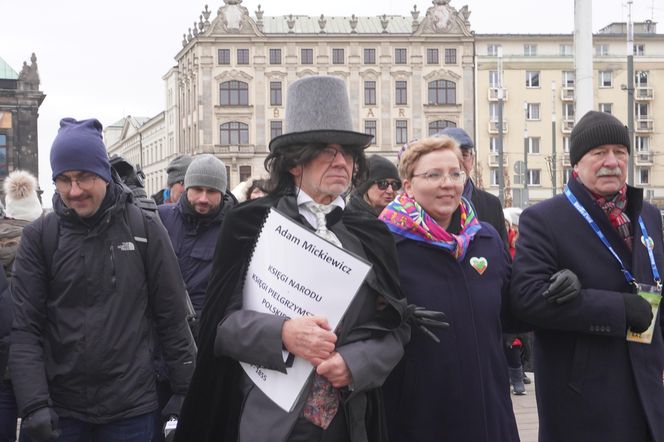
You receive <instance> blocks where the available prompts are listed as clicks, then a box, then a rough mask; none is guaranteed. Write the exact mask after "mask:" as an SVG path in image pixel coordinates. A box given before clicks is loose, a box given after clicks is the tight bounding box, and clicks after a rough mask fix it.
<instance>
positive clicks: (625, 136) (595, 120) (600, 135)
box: [569, 111, 630, 166]
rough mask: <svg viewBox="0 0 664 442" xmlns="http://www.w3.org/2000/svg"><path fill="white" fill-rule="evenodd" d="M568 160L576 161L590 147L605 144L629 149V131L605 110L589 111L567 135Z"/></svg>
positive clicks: (573, 162) (573, 163)
mask: <svg viewBox="0 0 664 442" xmlns="http://www.w3.org/2000/svg"><path fill="white" fill-rule="evenodd" d="M569 142H570V147H569V161H570V164H571V165H572V166H574V165H575V164H576V163H578V162H579V161H580V160H581V158H583V156H584V155H585V154H586V153H588V151H590V150H591V149H594V148H595V147H598V146H603V145H605V144H621V145H623V146H625V147H626V148H627V151H628V152H629V151H630V143H629V131H628V130H627V127H626V126H625V125H624V124H622V123H621V122H620V121H619V120H618V119H617V118H616V117H614V116H613V115H611V114H607V113H606V112H597V111H589V112H588V113H587V114H585V115H584V116H583V117H582V118H581V119H580V120H579V122H578V123H576V124H575V125H574V129H572V134H571V135H570V137H569Z"/></svg>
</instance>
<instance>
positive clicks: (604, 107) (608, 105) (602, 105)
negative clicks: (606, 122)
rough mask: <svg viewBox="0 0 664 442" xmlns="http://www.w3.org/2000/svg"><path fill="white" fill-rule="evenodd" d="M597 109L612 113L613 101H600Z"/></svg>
mask: <svg viewBox="0 0 664 442" xmlns="http://www.w3.org/2000/svg"><path fill="white" fill-rule="evenodd" d="M599 111H600V112H606V113H607V114H610V113H612V111H613V103H600V104H599Z"/></svg>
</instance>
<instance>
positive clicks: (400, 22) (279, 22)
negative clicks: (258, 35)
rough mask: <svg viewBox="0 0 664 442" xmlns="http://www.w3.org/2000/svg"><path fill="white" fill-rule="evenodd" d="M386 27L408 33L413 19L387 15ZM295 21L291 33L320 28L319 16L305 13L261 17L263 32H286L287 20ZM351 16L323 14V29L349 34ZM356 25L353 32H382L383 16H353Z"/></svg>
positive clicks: (306, 31) (307, 32)
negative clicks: (328, 15)
mask: <svg viewBox="0 0 664 442" xmlns="http://www.w3.org/2000/svg"><path fill="white" fill-rule="evenodd" d="M385 18H386V19H387V23H388V24H387V29H385V31H386V33H388V34H410V33H412V32H413V19H412V18H408V17H402V16H399V15H387V16H385ZM291 19H292V20H294V21H295V25H294V26H293V30H292V33H295V34H320V33H321V28H320V24H319V20H320V19H321V17H320V16H319V17H311V16H307V15H292V16H290V15H284V16H275V17H263V32H264V33H265V34H288V33H289V31H290V29H289V28H288V22H289V21H290V20H291ZM352 19H353V17H341V16H334V17H333V16H330V17H327V16H323V20H325V28H324V31H325V33H326V34H350V33H351V32H352V30H353V28H352V27H351V20H352ZM355 20H357V26H356V27H355V33H357V34H381V33H383V26H382V24H381V21H382V20H383V16H376V17H355Z"/></svg>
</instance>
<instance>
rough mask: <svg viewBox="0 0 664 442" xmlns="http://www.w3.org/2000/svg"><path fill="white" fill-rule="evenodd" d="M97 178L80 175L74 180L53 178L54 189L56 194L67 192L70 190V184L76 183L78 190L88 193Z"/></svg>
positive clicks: (59, 177)
mask: <svg viewBox="0 0 664 442" xmlns="http://www.w3.org/2000/svg"><path fill="white" fill-rule="evenodd" d="M97 178H99V177H98V176H97V175H95V174H92V173H90V174H86V175H81V176H78V177H76V178H69V177H68V176H64V175H58V176H56V177H55V180H54V182H55V188H56V190H57V191H58V192H61V193H63V192H69V191H70V190H71V185H72V182H74V183H76V185H77V186H78V188H79V189H81V190H85V191H88V190H90V189H92V188H93V187H94V185H95V180H96V179H97Z"/></svg>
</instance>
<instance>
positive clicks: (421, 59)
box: [107, 0, 664, 207]
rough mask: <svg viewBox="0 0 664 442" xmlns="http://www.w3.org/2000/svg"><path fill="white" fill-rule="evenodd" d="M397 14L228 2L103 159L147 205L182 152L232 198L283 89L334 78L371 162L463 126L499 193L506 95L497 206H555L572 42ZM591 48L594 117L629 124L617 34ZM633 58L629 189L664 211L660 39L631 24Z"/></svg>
mask: <svg viewBox="0 0 664 442" xmlns="http://www.w3.org/2000/svg"><path fill="white" fill-rule="evenodd" d="M349 12H350V11H349ZM378 12H379V11H377V13H378ZM404 12H405V15H403V16H394V15H376V16H372V17H357V16H355V15H352V14H350V15H349V16H344V17H326V16H324V15H320V16H313V17H311V16H302V15H295V14H293V15H286V16H269V15H267V14H269V10H268V11H264V10H262V9H261V8H260V6H259V7H258V9H257V10H256V11H253V13H250V12H249V11H248V10H247V8H245V7H244V6H243V5H242V0H224V2H223V5H221V7H219V8H218V10H217V11H216V12H212V11H210V10H208V8H207V6H206V7H205V10H203V11H202V14H201V17H200V20H199V22H198V23H197V28H196V29H190V30H189V31H188V32H187V33H186V34H184V35H183V40H182V48H181V49H180V50H179V52H177V54H176V55H175V59H176V62H177V65H176V66H174V67H173V68H172V69H170V70H169V72H167V73H166V74H165V75H164V77H163V80H164V81H165V86H166V87H165V103H166V108H165V110H164V112H163V113H160V114H159V115H157V116H155V117H153V118H150V119H139V118H132V117H127V118H124V119H122V120H121V121H120V122H118V125H117V126H122V127H124V130H117V129H116V130H115V132H114V133H115V134H116V135H115V136H114V137H113V138H109V136H108V135H107V144H109V151H110V152H111V153H119V154H123V155H125V157H128V158H129V159H130V160H131V161H135V162H136V163H140V164H142V166H143V170H144V171H145V173H146V184H147V185H146V187H147V191H148V193H154V192H156V191H157V190H159V189H160V188H161V187H162V186H163V185H164V183H165V179H166V174H165V169H166V165H167V164H168V163H169V162H170V160H172V159H173V158H174V157H175V156H177V155H179V154H182V153H188V154H192V155H195V154H198V153H214V154H216V155H217V156H218V157H219V158H221V159H222V160H223V161H224V163H225V164H226V166H227V170H228V174H229V186H230V187H234V186H235V185H237V184H238V183H239V182H241V181H243V180H245V179H247V178H248V177H250V176H256V175H260V174H262V173H264V167H263V161H264V159H265V156H266V155H267V153H268V148H267V146H268V144H269V141H270V140H271V139H272V138H273V137H275V136H277V135H279V134H281V133H282V132H283V131H284V129H285V128H284V111H285V105H286V89H287V87H288V85H289V84H290V83H291V82H293V81H295V80H297V79H298V78H300V77H303V76H306V75H318V74H324V75H335V76H339V77H341V78H343V79H344V80H345V81H346V83H347V85H348V89H349V91H350V99H351V111H352V113H353V115H352V119H353V121H354V122H355V124H356V126H357V127H356V130H358V131H363V132H366V133H370V134H373V135H374V137H375V138H374V143H373V144H372V146H371V147H370V148H369V149H368V153H380V154H382V155H384V156H386V157H388V158H390V159H393V160H394V159H395V158H396V154H397V152H398V150H399V149H400V148H401V146H402V145H403V144H404V143H406V142H407V141H409V140H412V139H415V138H421V137H423V136H427V135H429V134H433V133H436V132H438V131H440V130H442V129H443V128H445V127H447V126H459V127H463V128H465V129H466V130H467V131H468V132H469V133H471V134H474V138H475V141H476V147H477V167H476V177H475V180H476V181H477V183H478V184H479V185H480V186H483V187H484V188H486V189H487V190H489V191H491V192H493V193H495V194H499V186H498V177H499V173H500V168H499V164H498V146H499V145H500V139H501V138H500V136H501V134H500V132H501V131H500V130H499V129H500V128H499V127H498V126H499V125H498V113H499V108H500V104H501V100H500V99H499V97H500V96H501V95H500V91H502V97H503V99H502V109H503V131H502V145H503V150H504V155H503V166H504V167H503V171H504V174H503V177H504V183H505V187H504V196H505V203H506V205H515V206H524V205H527V204H532V203H533V202H536V201H540V200H542V199H545V198H548V197H550V196H551V195H553V194H554V193H559V192H560V191H561V190H562V186H563V185H564V183H565V182H566V181H567V178H568V177H569V174H570V165H569V155H568V154H567V152H568V149H569V135H570V132H571V130H572V128H573V125H574V121H575V109H574V98H575V78H574V77H575V73H574V57H573V49H574V44H573V35H572V34H556V35H538V34H521V35H515V34H490V35H489V34H474V33H473V32H471V27H470V21H469V16H470V11H469V10H468V8H467V6H464V7H461V8H459V9H457V8H455V7H454V6H452V5H450V2H449V1H447V0H434V1H433V2H432V3H431V5H430V6H429V7H428V8H427V9H425V10H422V11H420V10H419V9H418V8H417V6H415V7H414V8H413V10H412V11H404ZM593 39H594V48H595V54H594V60H593V61H594V65H593V66H594V68H593V69H594V71H593V72H594V102H595V104H594V108H595V109H597V110H603V111H605V112H611V113H613V114H614V115H616V116H617V117H618V118H619V119H621V120H622V121H624V122H625V123H627V91H626V90H625V89H626V87H627V63H626V35H625V24H624V23H614V24H611V25H609V26H607V27H605V28H604V29H602V30H601V31H599V32H598V33H597V34H595V35H594V37H593ZM634 49H635V56H634V70H635V72H636V73H635V79H636V80H635V84H634V87H635V91H634V96H635V109H634V113H635V147H634V149H633V152H634V154H635V174H634V176H635V180H634V182H635V184H636V185H639V186H642V187H644V188H645V189H646V196H647V197H648V198H649V199H650V200H651V201H653V202H655V203H658V204H659V205H661V206H662V207H664V172H663V171H662V167H661V166H662V164H664V134H663V133H662V127H664V123H661V124H659V125H658V124H657V120H658V118H657V116H658V115H659V116H660V119H661V118H662V117H664V98H660V99H659V100H657V97H659V95H660V94H664V35H663V34H657V33H656V32H655V24H654V23H651V22H643V23H637V24H636V25H635V38H634ZM499 54H501V57H498V55H499ZM500 82H502V88H501V87H500V86H501V84H500ZM657 85H661V86H660V88H662V89H663V90H662V91H660V92H657ZM137 123H139V124H137ZM144 126H145V127H144ZM107 132H108V130H107ZM111 132H113V130H111ZM118 134H119V135H118ZM109 141H110V142H109ZM554 146H555V156H554V153H553V151H554ZM524 151H525V152H527V155H525V156H524ZM526 159H527V161H526ZM526 163H527V165H526ZM554 176H555V180H554V179H553V178H554ZM524 183H527V184H526V185H525V186H524ZM554 184H555V185H554Z"/></svg>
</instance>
